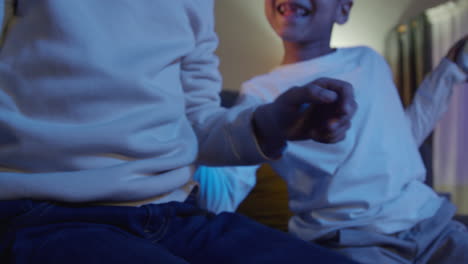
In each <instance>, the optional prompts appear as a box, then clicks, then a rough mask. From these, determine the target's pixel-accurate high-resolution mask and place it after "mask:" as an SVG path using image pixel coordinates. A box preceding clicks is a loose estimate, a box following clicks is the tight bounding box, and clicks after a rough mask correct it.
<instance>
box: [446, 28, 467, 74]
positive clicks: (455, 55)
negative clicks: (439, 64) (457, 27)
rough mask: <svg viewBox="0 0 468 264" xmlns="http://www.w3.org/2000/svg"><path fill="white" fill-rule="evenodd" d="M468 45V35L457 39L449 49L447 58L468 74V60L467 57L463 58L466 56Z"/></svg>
mask: <svg viewBox="0 0 468 264" xmlns="http://www.w3.org/2000/svg"><path fill="white" fill-rule="evenodd" d="M466 45H468V35H466V36H465V37H463V38H462V39H460V40H459V41H457V42H456V43H455V44H454V45H453V46H452V47H451V48H450V50H449V51H448V53H447V56H446V57H447V59H449V60H451V61H453V62H455V63H456V64H457V65H458V66H459V67H460V68H461V69H462V70H463V71H465V73H466V74H468V61H467V59H466V58H465V59H462V58H461V57H462V56H466V54H464V50H465V49H466Z"/></svg>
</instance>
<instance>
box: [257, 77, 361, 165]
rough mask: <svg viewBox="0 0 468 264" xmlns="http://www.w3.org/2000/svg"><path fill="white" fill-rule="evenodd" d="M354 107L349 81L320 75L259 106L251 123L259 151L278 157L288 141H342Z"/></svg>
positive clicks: (354, 110)
mask: <svg viewBox="0 0 468 264" xmlns="http://www.w3.org/2000/svg"><path fill="white" fill-rule="evenodd" d="M356 109H357V104H356V102H355V101H354V93H353V88H352V85H351V84H349V83H347V82H344V81H340V80H336V79H329V78H322V79H318V80H316V81H313V82H311V83H309V84H307V85H304V86H302V87H294V88H291V89H289V90H288V91H286V92H285V93H283V94H282V95H280V96H279V97H278V98H277V99H276V100H275V101H274V102H273V103H270V104H266V105H263V106H260V107H259V108H258V109H257V111H255V113H254V119H253V122H254V128H255V133H256V136H257V139H258V141H259V144H260V146H261V148H262V150H263V151H264V152H265V154H267V155H268V156H269V157H279V156H281V153H282V150H283V149H284V147H285V146H286V144H287V143H286V142H287V141H288V140H307V139H312V140H315V141H318V142H321V143H337V142H339V141H342V140H343V139H344V138H345V137H346V132H347V131H348V129H349V128H350V127H351V118H352V117H353V115H354V113H355V112H356Z"/></svg>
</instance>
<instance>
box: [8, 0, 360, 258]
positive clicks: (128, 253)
mask: <svg viewBox="0 0 468 264" xmlns="http://www.w3.org/2000/svg"><path fill="white" fill-rule="evenodd" d="M213 2H214V1H213V0H197V1H196V0H177V1H167V0H139V1H135V0H100V1H96V0H80V1H65V0H40V1H6V2H3V1H2V3H6V4H7V5H11V6H6V7H7V9H6V10H7V11H8V10H13V11H14V14H13V16H11V17H8V16H6V17H4V19H2V25H3V26H4V29H3V30H2V32H3V33H4V34H3V35H2V40H3V42H2V46H1V50H0V223H1V225H0V262H1V263H304V262H309V261H310V260H311V259H315V260H316V261H318V262H321V263H350V261H348V260H346V259H345V258H343V257H341V256H338V255H336V254H335V253H333V252H331V251H329V250H327V249H323V248H321V247H318V246H313V245H310V244H308V243H305V242H303V241H301V240H299V239H295V238H292V237H290V236H288V235H286V234H282V233H280V232H276V231H273V230H270V229H268V228H266V227H263V226H260V225H258V224H256V223H253V222H251V221H249V220H247V219H245V218H243V217H241V216H238V215H235V214H224V215H220V216H214V215H211V214H209V213H207V212H206V211H203V210H201V209H199V208H197V207H196V206H194V205H193V204H192V202H191V201H192V199H191V195H190V194H191V193H193V192H194V190H196V188H195V186H196V184H195V183H194V182H193V181H192V180H191V176H192V171H191V169H190V168H191V167H190V164H192V163H193V162H195V161H196V160H197V161H198V162H201V163H202V164H208V165H242V164H244V165H245V164H256V163H260V162H265V161H267V160H269V159H275V158H278V157H280V156H281V155H282V152H283V149H284V148H285V147H286V146H287V144H288V141H290V140H297V139H307V138H313V139H315V140H318V141H321V142H326V143H333V142H336V141H338V140H340V139H341V138H342V137H343V136H344V134H345V133H346V131H345V130H343V129H339V130H338V129H336V128H334V127H331V126H329V121H330V120H332V119H333V120H335V119H339V120H340V121H339V122H338V123H337V124H338V125H339V126H344V125H345V124H348V123H349V120H350V118H351V117H352V115H353V114H354V112H355V107H356V105H355V102H354V99H353V91H352V87H351V86H350V85H349V84H348V83H346V82H342V81H339V80H333V79H321V80H319V81H315V82H311V83H309V84H307V85H304V86H301V87H297V88H294V89H292V90H291V91H289V92H287V93H285V94H284V95H283V96H280V97H279V98H278V100H277V101H275V102H274V103H271V104H266V105H261V106H259V105H256V106H249V107H238V108H235V109H231V110H229V111H228V110H226V109H223V108H221V107H220V106H219V98H218V93H219V91H220V84H221V81H220V76H219V72H218V68H217V66H218V60H217V57H216V56H215V55H214V51H215V49H216V47H217V37H216V34H215V32H214V25H213V5H214V3H213ZM4 7H5V6H4ZM1 13H2V14H3V13H4V12H1ZM6 13H7V14H11V12H6ZM302 105H308V106H311V107H310V108H308V110H306V111H303V107H301V106H302ZM325 106H326V107H329V108H330V107H331V108H333V110H334V113H335V114H334V116H333V117H327V118H325V119H323V120H322V119H321V121H323V122H320V123H316V124H304V123H303V122H301V120H303V119H310V118H312V119H314V118H316V117H317V118H318V117H319V116H321V113H320V109H322V108H324V107H325ZM265 121H268V122H265Z"/></svg>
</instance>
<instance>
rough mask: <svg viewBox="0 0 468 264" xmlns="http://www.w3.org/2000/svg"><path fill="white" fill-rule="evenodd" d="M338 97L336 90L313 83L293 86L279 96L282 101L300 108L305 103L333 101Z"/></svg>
mask: <svg viewBox="0 0 468 264" xmlns="http://www.w3.org/2000/svg"><path fill="white" fill-rule="evenodd" d="M337 99H338V94H337V93H336V92H334V91H332V90H329V89H325V88H322V87H321V86H318V85H316V84H313V83H310V84H307V85H305V86H300V87H299V86H296V87H293V88H291V89H289V90H288V91H286V92H285V93H283V94H282V95H281V96H280V97H278V101H280V103H282V104H284V105H286V106H290V107H294V108H299V107H301V106H303V105H304V104H317V103H332V102H334V101H336V100H337Z"/></svg>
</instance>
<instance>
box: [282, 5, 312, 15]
mask: <svg viewBox="0 0 468 264" xmlns="http://www.w3.org/2000/svg"><path fill="white" fill-rule="evenodd" d="M276 10H277V11H278V13H280V14H281V15H282V16H295V17H305V16H308V15H309V14H310V13H311V10H310V9H308V8H307V7H305V6H303V5H301V4H298V3H294V2H284V3H280V4H278V5H277V6H276Z"/></svg>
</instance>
